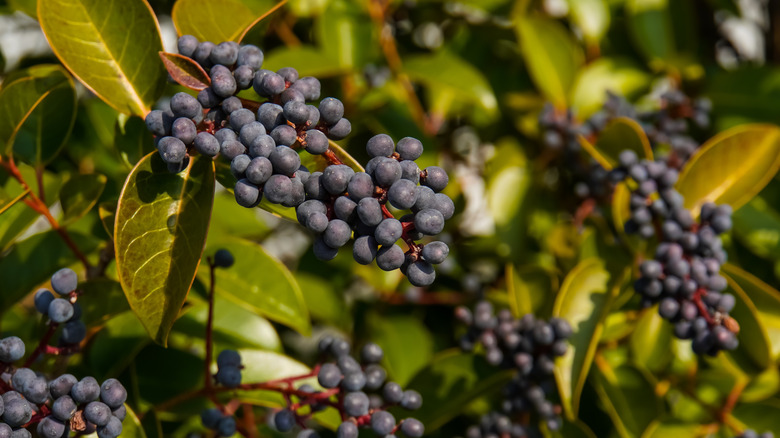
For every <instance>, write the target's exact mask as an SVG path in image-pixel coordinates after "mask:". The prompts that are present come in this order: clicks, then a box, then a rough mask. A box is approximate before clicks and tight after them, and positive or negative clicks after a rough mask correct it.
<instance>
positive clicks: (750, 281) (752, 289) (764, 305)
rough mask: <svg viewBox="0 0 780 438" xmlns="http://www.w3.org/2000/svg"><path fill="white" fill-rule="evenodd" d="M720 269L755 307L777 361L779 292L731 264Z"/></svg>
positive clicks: (779, 311) (778, 345)
mask: <svg viewBox="0 0 780 438" xmlns="http://www.w3.org/2000/svg"><path fill="white" fill-rule="evenodd" d="M721 269H722V270H723V272H724V273H726V274H728V277H729V278H730V279H731V280H733V281H734V283H735V284H737V285H739V287H740V288H741V289H742V291H743V292H744V293H745V294H746V295H747V296H748V297H750V301H752V302H753V304H754V305H755V307H756V311H757V314H758V320H759V322H760V323H761V326H762V327H763V329H764V330H766V335H767V337H768V340H769V344H770V351H771V356H772V358H774V359H777V358H778V357H780V291H778V290H777V289H775V288H773V287H772V286H770V285H768V284H766V283H764V282H763V281H761V280H760V279H759V278H758V277H756V276H754V275H753V274H751V273H749V272H747V271H745V270H744V269H741V268H740V267H738V266H736V265H734V264H732V263H726V264H724V265H723V266H722V268H721ZM740 339H742V336H740Z"/></svg>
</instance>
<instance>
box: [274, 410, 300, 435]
mask: <svg viewBox="0 0 780 438" xmlns="http://www.w3.org/2000/svg"><path fill="white" fill-rule="evenodd" d="M274 426H276V430H278V431H279V432H289V431H290V430H292V428H293V427H294V426H295V414H294V413H293V411H291V410H289V409H283V410H281V411H279V412H277V413H276V415H274Z"/></svg>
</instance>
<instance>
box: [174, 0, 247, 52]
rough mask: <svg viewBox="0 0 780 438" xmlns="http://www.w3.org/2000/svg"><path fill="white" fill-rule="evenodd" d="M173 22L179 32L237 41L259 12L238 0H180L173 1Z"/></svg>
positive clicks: (202, 39)
mask: <svg viewBox="0 0 780 438" xmlns="http://www.w3.org/2000/svg"><path fill="white" fill-rule="evenodd" d="M171 15H172V16H173V24H174V25H175V26H176V30H177V31H178V33H179V35H193V36H195V37H196V38H197V39H198V40H199V41H211V42H213V43H214V44H219V43H221V42H223V41H237V40H238V37H239V36H240V35H241V33H242V32H243V30H244V29H245V28H246V27H247V26H249V25H250V24H252V22H253V21H254V20H255V18H257V15H255V13H253V12H252V10H251V9H250V8H249V7H248V6H246V5H245V4H244V3H242V2H240V1H238V0H220V1H219V2H212V1H207V0H178V1H177V2H176V3H174V5H173V12H172V13H171Z"/></svg>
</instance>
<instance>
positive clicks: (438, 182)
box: [422, 166, 449, 193]
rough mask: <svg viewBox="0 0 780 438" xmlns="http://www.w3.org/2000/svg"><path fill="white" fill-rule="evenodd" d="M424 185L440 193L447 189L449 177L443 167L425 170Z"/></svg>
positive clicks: (432, 167)
mask: <svg viewBox="0 0 780 438" xmlns="http://www.w3.org/2000/svg"><path fill="white" fill-rule="evenodd" d="M424 174H425V176H424V177H423V179H422V183H423V184H425V185H426V186H428V187H430V188H431V189H432V190H433V191H434V192H437V193H438V192H440V191H442V190H444V188H445V187H447V184H448V183H449V176H447V172H445V171H444V169H442V168H441V167H437V166H431V167H428V168H426V169H425V171H424Z"/></svg>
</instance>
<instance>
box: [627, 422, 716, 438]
mask: <svg viewBox="0 0 780 438" xmlns="http://www.w3.org/2000/svg"><path fill="white" fill-rule="evenodd" d="M705 428H706V426H703V425H700V424H690V423H682V422H679V421H674V420H673V421H668V422H667V421H664V422H654V423H652V424H650V426H648V427H647V429H645V433H643V434H642V438H673V437H694V436H702V433H703V432H704V430H705Z"/></svg>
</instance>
